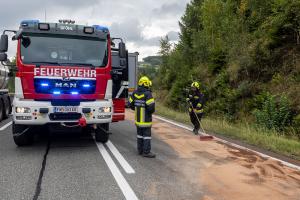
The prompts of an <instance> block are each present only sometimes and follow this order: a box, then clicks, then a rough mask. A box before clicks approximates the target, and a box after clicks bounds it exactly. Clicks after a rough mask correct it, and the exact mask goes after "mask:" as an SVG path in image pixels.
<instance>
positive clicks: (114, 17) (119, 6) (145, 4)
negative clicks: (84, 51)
mask: <svg viewBox="0 0 300 200" xmlns="http://www.w3.org/2000/svg"><path fill="white" fill-rule="evenodd" d="M189 1H190V0H160V1H157V0H147V1H136V0H127V1H124V0H113V1H105V0H77V1H74V0H26V1H24V0H23V1H20V0H7V1H3V2H1V7H0V31H3V30H4V29H17V28H18V26H19V23H20V22H21V21H22V20H24V19H40V20H41V21H44V18H45V10H46V11H47V12H46V17H47V21H49V22H57V21H58V20H59V19H73V20H75V21H76V23H78V24H89V25H93V24H100V25H105V26H108V27H109V29H110V31H111V35H112V37H122V38H124V39H125V41H126V42H128V43H130V45H127V46H128V47H129V51H132V52H135V51H139V52H140V57H141V58H142V57H145V56H149V55H152V54H156V53H157V49H158V47H159V40H160V38H161V37H163V36H165V35H168V36H169V38H170V40H172V41H173V40H174V41H176V40H178V34H177V32H178V31H179V26H178V21H179V20H180V17H181V16H182V15H183V13H184V10H185V6H186V4H187V3H188V2H189ZM9 49H10V50H9V56H13V55H14V54H15V49H16V48H15V43H10V48H9ZM151 52H152V53H151Z"/></svg>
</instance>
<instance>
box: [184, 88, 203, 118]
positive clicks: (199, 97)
mask: <svg viewBox="0 0 300 200" xmlns="http://www.w3.org/2000/svg"><path fill="white" fill-rule="evenodd" d="M186 100H187V102H188V103H189V105H190V106H189V112H190V113H191V112H193V108H194V112H195V113H196V114H201V113H203V107H204V103H205V101H204V95H203V94H202V93H201V92H200V91H199V90H197V91H195V92H193V91H191V92H190V93H189V95H188V97H187V99H186ZM191 104H192V105H193V107H192V105H191Z"/></svg>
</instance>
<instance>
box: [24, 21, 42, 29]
mask: <svg viewBox="0 0 300 200" xmlns="http://www.w3.org/2000/svg"><path fill="white" fill-rule="evenodd" d="M39 22H40V21H39V20H23V21H22V22H21V24H20V25H21V26H23V27H27V26H33V25H37V24H38V23H39Z"/></svg>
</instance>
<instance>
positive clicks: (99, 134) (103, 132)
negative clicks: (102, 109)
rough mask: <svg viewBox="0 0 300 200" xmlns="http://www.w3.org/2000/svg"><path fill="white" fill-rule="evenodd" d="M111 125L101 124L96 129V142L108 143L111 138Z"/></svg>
mask: <svg viewBox="0 0 300 200" xmlns="http://www.w3.org/2000/svg"><path fill="white" fill-rule="evenodd" d="M108 131H109V124H108V123H106V124H99V125H97V129H95V140H96V141H97V142H101V143H106V142H107V141H108V138H109V132H108Z"/></svg>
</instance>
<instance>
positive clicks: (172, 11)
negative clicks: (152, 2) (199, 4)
mask: <svg viewBox="0 0 300 200" xmlns="http://www.w3.org/2000/svg"><path fill="white" fill-rule="evenodd" d="M185 6H186V5H185V3H184V1H182V2H181V3H166V4H163V5H162V6H161V7H160V8H155V9H153V14H154V15H157V16H160V17H161V16H177V15H180V14H182V10H183V9H184V7H185Z"/></svg>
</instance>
